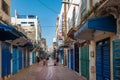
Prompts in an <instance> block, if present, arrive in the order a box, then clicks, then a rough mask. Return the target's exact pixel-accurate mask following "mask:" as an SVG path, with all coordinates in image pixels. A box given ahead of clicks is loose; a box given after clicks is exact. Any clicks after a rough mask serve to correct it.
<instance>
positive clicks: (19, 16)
mask: <svg viewBox="0 0 120 80" xmlns="http://www.w3.org/2000/svg"><path fill="white" fill-rule="evenodd" d="M17 18H22V19H25V18H27V16H26V15H18V16H17Z"/></svg>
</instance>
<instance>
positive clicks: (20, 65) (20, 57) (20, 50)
mask: <svg viewBox="0 0 120 80" xmlns="http://www.w3.org/2000/svg"><path fill="white" fill-rule="evenodd" d="M18 52H19V70H21V69H22V64H23V61H22V48H21V47H19V48H18Z"/></svg>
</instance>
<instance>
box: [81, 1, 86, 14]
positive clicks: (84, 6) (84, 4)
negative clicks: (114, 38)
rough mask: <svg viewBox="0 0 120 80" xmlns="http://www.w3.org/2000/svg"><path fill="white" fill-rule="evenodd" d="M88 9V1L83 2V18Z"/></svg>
mask: <svg viewBox="0 0 120 80" xmlns="http://www.w3.org/2000/svg"><path fill="white" fill-rule="evenodd" d="M86 7H87V0H82V6H81V8H82V16H84V15H85V11H86Z"/></svg>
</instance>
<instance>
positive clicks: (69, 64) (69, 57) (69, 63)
mask: <svg viewBox="0 0 120 80" xmlns="http://www.w3.org/2000/svg"><path fill="white" fill-rule="evenodd" d="M68 68H71V55H70V49H69V50H68Z"/></svg>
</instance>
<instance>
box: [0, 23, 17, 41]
mask: <svg viewBox="0 0 120 80" xmlns="http://www.w3.org/2000/svg"><path fill="white" fill-rule="evenodd" d="M18 37H19V36H18V35H17V34H15V33H14V28H13V27H11V26H7V25H4V24H1V23H0V40H1V41H4V40H14V39H16V38H18Z"/></svg>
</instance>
